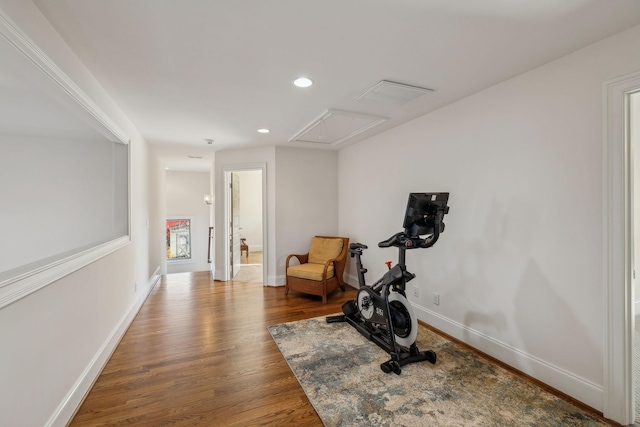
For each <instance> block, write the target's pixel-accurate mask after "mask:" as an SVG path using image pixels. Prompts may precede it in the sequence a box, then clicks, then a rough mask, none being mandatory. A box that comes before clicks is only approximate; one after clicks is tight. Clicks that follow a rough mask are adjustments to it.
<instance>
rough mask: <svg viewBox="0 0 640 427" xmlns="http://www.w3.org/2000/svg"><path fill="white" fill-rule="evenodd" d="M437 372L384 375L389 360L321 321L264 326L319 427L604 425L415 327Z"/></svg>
mask: <svg viewBox="0 0 640 427" xmlns="http://www.w3.org/2000/svg"><path fill="white" fill-rule="evenodd" d="M419 329H420V330H419V333H418V339H417V342H418V347H419V348H420V350H421V351H424V350H429V349H431V350H434V351H435V352H436V353H437V355H438V361H437V362H436V364H435V365H432V364H431V363H429V362H420V363H414V364H410V365H407V366H404V367H403V368H402V374H400V375H395V374H385V373H384V372H382V370H381V369H380V363H382V362H385V361H387V360H388V359H389V357H388V354H387V353H386V352H385V351H383V350H382V349H380V348H379V347H378V346H376V345H375V344H374V343H372V342H371V341H368V340H367V339H366V338H364V337H363V336H362V335H360V334H359V333H358V332H357V331H356V330H355V329H354V328H353V327H351V326H349V325H348V324H346V323H332V324H327V323H326V322H325V318H324V317H319V318H315V319H308V320H302V321H298V322H292V323H284V324H280V325H274V326H270V327H269V332H270V333H271V336H272V337H273V339H274V341H275V342H276V344H277V345H278V347H279V349H280V351H281V352H282V354H283V356H284V358H285V359H286V360H287V363H288V364H289V366H290V368H291V370H292V371H293V373H294V375H295V376H296V378H297V379H298V382H299V383H300V385H301V386H302V388H303V389H304V391H305V393H306V394H307V397H308V398H309V400H310V401H311V404H312V405H313V407H314V408H315V410H316V412H317V413H318V415H319V416H320V419H321V420H322V422H323V423H324V425H325V426H329V427H334V426H336V427H337V426H372V425H375V426H394V427H395V426H411V427H415V426H465V427H466V426H536V427H538V426H540V427H544V426H606V425H607V424H606V423H604V422H602V421H601V420H599V419H597V418H596V417H594V416H592V415H590V414H588V413H586V412H584V411H582V410H581V409H579V408H577V407H575V406H573V405H572V404H570V403H568V402H566V401H564V400H562V399H560V398H558V397H556V396H554V395H552V394H550V393H548V392H546V391H544V390H542V389H540V388H539V387H537V386H535V385H534V384H531V383H530V382H528V381H526V380H524V379H521V378H519V377H517V376H515V375H513V374H512V373H510V372H509V371H507V370H505V369H503V368H501V367H499V366H497V365H495V364H492V363H491V362H489V361H488V360H486V359H484V358H482V357H480V356H479V355H477V354H476V353H474V352H472V351H469V350H467V349H466V348H464V347H463V346H461V345H459V344H456V343H453V342H451V341H448V340H446V339H445V338H442V337H440V336H439V335H436V334H435V333H433V332H431V331H429V330H428V329H426V328H424V327H422V326H420V327H419Z"/></svg>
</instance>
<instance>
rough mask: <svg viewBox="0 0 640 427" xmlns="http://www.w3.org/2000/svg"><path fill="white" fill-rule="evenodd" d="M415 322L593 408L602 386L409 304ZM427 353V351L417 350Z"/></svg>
mask: <svg viewBox="0 0 640 427" xmlns="http://www.w3.org/2000/svg"><path fill="white" fill-rule="evenodd" d="M411 305H412V307H413V309H414V311H415V313H416V316H417V317H418V319H420V320H422V321H423V322H426V323H428V324H429V325H431V326H433V327H434V328H436V329H439V330H441V331H442V332H444V333H446V334H449V335H451V336H452V337H454V338H456V339H458V340H460V341H462V342H464V343H465V344H468V345H470V346H471V347H473V348H476V349H478V350H480V351H482V352H484V353H486V354H488V355H490V356H492V357H495V358H496V359H498V360H500V361H501V362H504V363H506V364H507V365H509V366H511V367H513V368H514V369H517V370H519V371H521V372H523V373H525V374H527V375H530V376H531V377H533V378H535V379H537V380H539V381H542V382H543V383H545V384H547V385H549V386H551V387H553V388H555V389H557V390H559V391H561V392H563V393H566V394H567V395H569V396H571V397H574V398H575V399H577V400H579V401H581V402H583V403H585V404H586V405H589V406H591V407H592V408H597V407H599V406H600V404H601V402H602V394H603V391H602V387H599V386H598V385H597V384H594V383H592V382H591V381H588V380H586V379H584V378H581V377H579V376H577V375H575V374H573V373H571V372H568V371H566V370H564V369H562V368H559V367H557V366H554V365H552V364H550V363H547V362H545V361H543V360H541V359H538V358H536V357H534V356H532V355H530V354H528V353H525V352H523V351H521V350H518V349H517V348H515V347H512V346H510V345H508V344H505V343H503V342H501V341H498V340H496V339H494V338H491V337H490V336H488V335H486V334H483V333H482V332H479V331H476V330H474V329H472V328H469V327H468V326H465V325H463V324H461V323H458V322H455V321H452V320H451V319H448V318H446V317H444V316H441V315H440V314H438V313H436V312H434V311H431V310H428V309H427V308H425V307H422V306H420V305H417V304H414V303H412V304H411ZM421 350H427V349H421Z"/></svg>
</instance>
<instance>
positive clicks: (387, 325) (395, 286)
mask: <svg viewBox="0 0 640 427" xmlns="http://www.w3.org/2000/svg"><path fill="white" fill-rule="evenodd" d="M448 199H449V193H411V194H409V201H408V203H407V210H406V213H405V219H404V224H403V227H404V231H403V232H400V233H396V234H394V235H393V236H391V237H390V238H388V239H387V240H384V241H382V242H380V243H378V247H381V248H388V247H392V246H393V247H397V248H398V251H399V259H398V263H397V264H396V265H395V266H393V267H391V261H389V262H387V267H388V268H389V270H388V271H387V272H386V273H385V274H384V275H383V276H382V278H380V279H379V280H378V281H377V282H375V283H374V284H372V285H367V284H366V282H365V277H364V275H365V273H366V272H367V269H366V268H364V267H363V266H362V252H363V251H364V250H365V249H367V246H366V245H363V244H362V243H352V244H351V245H349V253H350V254H351V257H352V258H353V257H355V258H356V267H357V269H358V284H359V286H360V287H359V290H358V294H357V296H356V299H355V300H352V301H347V302H346V303H344V304H343V305H342V312H343V313H344V314H343V315H338V316H329V317H327V318H326V321H327V323H334V322H347V323H349V324H350V325H351V326H353V327H354V328H356V330H357V331H358V332H360V333H361V334H362V335H364V336H365V337H366V338H367V339H369V340H370V341H373V342H374V343H376V344H377V345H378V346H379V347H380V348H382V349H383V350H385V351H386V352H387V353H389V355H390V356H391V359H389V360H388V361H386V362H384V363H382V364H381V365H380V368H381V369H382V370H383V371H384V372H386V373H390V372H393V373H395V374H397V375H400V373H401V372H402V366H404V365H407V364H409V363H415V362H421V361H425V360H426V361H429V362H431V363H436V353H435V352H434V351H432V350H427V351H424V352H420V350H419V349H418V346H417V345H416V342H415V341H416V337H417V335H418V322H417V320H416V317H415V315H414V314H413V310H412V308H411V304H409V301H407V296H406V294H405V289H406V285H407V282H409V281H410V280H412V279H413V278H415V277H416V275H415V274H413V273H410V272H409V271H407V268H406V266H405V252H406V251H407V250H410V249H421V248H430V247H431V246H433V245H434V244H435V243H436V242H437V241H438V238H439V237H440V233H442V232H443V231H444V222H442V219H443V217H444V215H445V214H447V213H448V212H449V207H448V206H447V201H448ZM421 236H425V237H421Z"/></svg>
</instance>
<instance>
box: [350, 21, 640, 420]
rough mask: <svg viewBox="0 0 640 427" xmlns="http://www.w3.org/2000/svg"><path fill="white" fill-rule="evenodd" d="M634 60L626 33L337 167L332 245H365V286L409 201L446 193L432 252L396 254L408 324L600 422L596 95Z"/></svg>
mask: <svg viewBox="0 0 640 427" xmlns="http://www.w3.org/2000/svg"><path fill="white" fill-rule="evenodd" d="M639 50H640V27H634V28H632V29H631V30H628V31H626V32H623V33H621V34H619V35H616V36H614V37H611V38H609V39H606V40H604V41H602V42H600V43H597V44H595V45H592V46H590V47H588V48H586V49H583V50H581V51H578V52H576V53H574V54H571V55H569V56H566V57H564V58H562V59H560V60H558V61H555V62H552V63H550V64H547V65H545V66H543V67H540V68H538V69H535V70H533V71H531V72H528V73H526V74H524V75H521V76H519V77H517V78H514V79H512V80H509V81H506V82H504V83H501V84H499V85H497V86H494V87H492V88H490V89H487V90H485V91H483V92H480V93H478V94H476V95H473V96H471V97H468V98H466V99H464V100H462V101H460V102H457V103H455V104H452V105H449V106H447V107H445V108H442V109H440V110H438V111H435V112H433V113H431V114H428V115H425V116H423V117H420V118H418V119H415V120H413V121H412V122H409V123H406V124H404V125H402V126H399V127H397V128H395V129H392V130H390V131H387V132H385V133H383V134H380V135H378V136H375V137H372V138H370V139H369V140H367V141H365V142H362V143H359V144H357V145H354V146H352V147H348V148H346V149H343V150H342V151H340V157H339V165H340V166H339V173H340V197H339V215H340V216H339V218H340V233H341V234H343V235H350V236H351V237H352V238H353V239H354V240H356V239H357V240H360V241H362V242H363V243H365V244H367V245H369V248H370V249H369V250H368V251H367V252H366V253H365V257H364V263H365V267H367V268H369V274H368V278H369V280H370V281H372V280H374V279H375V278H377V276H379V275H381V274H382V273H383V271H384V270H385V266H384V264H383V263H384V261H385V260H387V259H392V258H395V257H396V256H397V255H396V254H395V253H394V252H393V250H392V249H379V248H377V245H376V243H377V242H379V241H381V240H383V239H385V238H387V237H389V236H390V235H391V234H393V233H394V232H397V231H400V230H401V228H402V215H403V212H404V208H405V206H406V200H407V195H408V193H409V192H411V191H449V192H450V193H451V198H450V206H451V211H450V214H449V215H447V217H446V218H445V223H446V226H447V228H446V230H445V232H444V234H443V235H442V236H441V238H440V240H439V242H438V243H437V244H436V245H435V246H434V247H433V248H431V249H429V250H416V251H414V252H410V253H408V255H407V265H408V268H409V270H410V271H412V272H414V273H416V274H417V278H416V279H415V281H414V282H411V283H410V284H409V286H410V287H411V289H413V284H414V283H417V284H418V285H419V290H420V297H419V298H414V297H413V291H411V292H408V294H409V299H410V300H411V301H412V303H414V304H415V308H416V311H417V314H418V317H419V318H421V319H422V320H424V321H426V322H428V323H431V324H433V325H434V326H436V327H437V328H440V329H442V330H443V331H445V332H447V333H449V334H451V335H453V336H455V337H457V338H460V339H462V340H464V341H466V342H468V343H470V344H471V345H473V346H475V347H477V348H479V349H480V350H483V351H485V352H487V353H489V354H491V355H493V356H495V357H497V358H498V359H501V360H503V361H505V362H507V363H509V364H510V365H512V366H514V367H516V368H518V369H520V370H522V371H524V372H526V373H528V374H531V375H533V376H534V377H536V378H538V379H540V380H542V381H544V382H545V383H547V384H550V385H551V386H553V387H556V388H557V389H559V390H561V391H563V392H565V393H567V394H569V395H571V396H573V397H575V398H577V399H578V400H580V401H582V402H585V403H587V404H588V405H590V406H592V407H594V408H596V409H600V410H601V409H602V386H603V353H604V342H603V340H604V331H603V328H604V326H603V325H604V306H603V303H602V301H603V296H604V285H603V281H602V263H603V247H602V135H603V132H602V108H603V99H602V84H603V82H605V81H607V80H609V79H612V78H615V77H618V76H621V75H625V74H629V73H632V72H636V71H638V70H640V55H638V54H637V52H638V51H639ZM351 271H353V268H352V269H351ZM351 280H352V281H353V282H354V283H355V277H351ZM434 292H439V293H440V305H438V306H436V305H434V304H433V303H432V295H433V293H434Z"/></svg>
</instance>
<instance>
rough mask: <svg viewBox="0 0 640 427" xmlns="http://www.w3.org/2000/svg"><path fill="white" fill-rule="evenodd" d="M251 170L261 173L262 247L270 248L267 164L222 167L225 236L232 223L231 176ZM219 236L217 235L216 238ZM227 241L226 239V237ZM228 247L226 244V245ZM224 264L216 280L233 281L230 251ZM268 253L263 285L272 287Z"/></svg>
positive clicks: (217, 273) (265, 253)
mask: <svg viewBox="0 0 640 427" xmlns="http://www.w3.org/2000/svg"><path fill="white" fill-rule="evenodd" d="M251 170H259V171H260V172H261V180H262V246H263V248H268V247H269V245H268V228H269V227H268V224H269V223H268V222H267V221H268V215H267V213H268V212H267V197H268V195H267V164H266V163H247V164H241V165H225V166H223V167H222V179H223V187H224V188H223V199H224V200H223V201H222V204H223V215H224V223H223V224H224V231H223V236H229V233H230V230H229V224H230V223H231V218H229V197H230V194H229V184H230V175H231V173H232V172H237V171H251ZM217 236H218V234H217V233H216V237H217ZM225 239H226V237H225ZM225 245H226V243H225ZM223 257H224V264H223V269H222V271H220V272H218V271H216V280H222V281H227V280H231V277H230V269H229V261H230V258H229V251H224V254H223ZM268 258H269V255H268V251H263V254H262V264H263V266H264V267H263V274H262V283H263V285H264V286H272V285H270V283H271V280H272V277H270V276H268V275H267V270H268V268H267V267H268Z"/></svg>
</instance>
